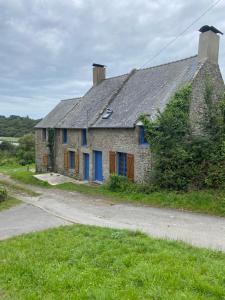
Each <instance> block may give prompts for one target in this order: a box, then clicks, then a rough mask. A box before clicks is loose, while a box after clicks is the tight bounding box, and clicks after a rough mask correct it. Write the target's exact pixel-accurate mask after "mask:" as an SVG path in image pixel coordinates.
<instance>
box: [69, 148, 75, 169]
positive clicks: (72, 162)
mask: <svg viewBox="0 0 225 300" xmlns="http://www.w3.org/2000/svg"><path fill="white" fill-rule="evenodd" d="M69 164H70V169H72V170H74V169H75V152H74V151H69Z"/></svg>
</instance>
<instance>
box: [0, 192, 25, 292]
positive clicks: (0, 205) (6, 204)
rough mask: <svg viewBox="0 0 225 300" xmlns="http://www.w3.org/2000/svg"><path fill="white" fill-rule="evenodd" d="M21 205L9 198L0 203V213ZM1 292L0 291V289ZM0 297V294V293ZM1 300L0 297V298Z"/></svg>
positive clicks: (16, 200) (18, 201) (14, 199)
mask: <svg viewBox="0 0 225 300" xmlns="http://www.w3.org/2000/svg"><path fill="white" fill-rule="evenodd" d="M20 203H22V201H20V200H18V199H16V198H14V197H11V196H9V197H8V198H7V199H6V200H5V201H2V202H0V211H2V210H5V209H9V208H11V207H13V206H16V205H18V204H20ZM0 291H1V289H0ZM0 296H1V293H0ZM0 298H1V297H0Z"/></svg>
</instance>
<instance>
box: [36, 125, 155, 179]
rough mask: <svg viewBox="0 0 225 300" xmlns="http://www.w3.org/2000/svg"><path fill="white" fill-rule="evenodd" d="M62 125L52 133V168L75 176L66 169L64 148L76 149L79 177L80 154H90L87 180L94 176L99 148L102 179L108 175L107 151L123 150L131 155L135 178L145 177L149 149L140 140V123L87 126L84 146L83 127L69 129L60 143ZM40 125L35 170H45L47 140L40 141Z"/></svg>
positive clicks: (82, 167) (81, 176)
mask: <svg viewBox="0 0 225 300" xmlns="http://www.w3.org/2000/svg"><path fill="white" fill-rule="evenodd" d="M62 132H63V131H62V129H56V137H55V141H56V143H55V170H54V171H56V172H58V173H61V174H64V175H69V176H75V175H74V170H70V169H69V170H66V169H65V166H64V152H65V151H66V150H68V151H74V152H76V153H77V152H78V153H79V174H78V177H79V179H81V180H82V179H83V178H84V159H83V154H84V153H88V154H89V155H90V181H93V180H94V155H93V151H95V150H96V151H102V167H103V180H104V181H105V180H107V179H108V178H109V175H110V174H109V152H110V151H114V152H123V153H127V154H133V155H134V181H136V182H143V181H145V180H146V179H147V176H148V171H149V168H150V167H151V155H150V149H149V146H148V145H147V146H146V145H140V144H139V127H138V126H137V127H135V128H134V129H89V130H88V132H87V146H85V147H84V146H82V130H79V129H68V140H67V143H66V144H63V138H62V134H63V133H62ZM41 139H42V129H36V166H37V171H38V172H46V171H47V167H46V166H45V165H44V163H43V156H44V155H45V154H47V153H48V149H47V143H46V142H44V141H42V142H40V141H41Z"/></svg>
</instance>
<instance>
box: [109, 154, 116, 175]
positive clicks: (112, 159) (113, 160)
mask: <svg viewBox="0 0 225 300" xmlns="http://www.w3.org/2000/svg"><path fill="white" fill-rule="evenodd" d="M113 173H116V152H113V151H109V174H113Z"/></svg>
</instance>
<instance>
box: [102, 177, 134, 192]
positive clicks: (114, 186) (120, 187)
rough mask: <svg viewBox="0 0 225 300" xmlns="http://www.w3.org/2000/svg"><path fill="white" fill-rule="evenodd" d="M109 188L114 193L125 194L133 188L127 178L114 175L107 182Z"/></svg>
mask: <svg viewBox="0 0 225 300" xmlns="http://www.w3.org/2000/svg"><path fill="white" fill-rule="evenodd" d="M106 186H107V188H108V189H109V190H110V191H113V192H123V191H127V190H129V188H131V186H132V183H131V182H130V181H129V180H128V178H127V177H125V176H120V175H116V174H112V175H111V176H110V178H109V180H108V182H107V185H106Z"/></svg>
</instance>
